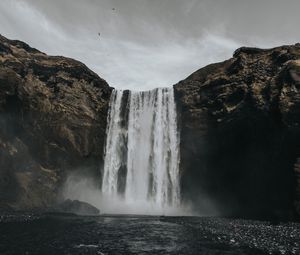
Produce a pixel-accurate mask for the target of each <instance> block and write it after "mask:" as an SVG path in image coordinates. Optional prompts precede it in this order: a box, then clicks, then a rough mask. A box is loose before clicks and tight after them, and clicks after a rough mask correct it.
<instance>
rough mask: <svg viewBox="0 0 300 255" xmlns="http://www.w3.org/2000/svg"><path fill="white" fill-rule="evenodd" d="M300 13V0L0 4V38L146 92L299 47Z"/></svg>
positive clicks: (8, 0) (19, 0)
mask: <svg viewBox="0 0 300 255" xmlns="http://www.w3.org/2000/svg"><path fill="white" fill-rule="evenodd" d="M299 12H300V0H0V33H1V34H3V35H4V36H6V37H8V38H10V39H19V40H23V41H25V42H27V43H29V44H30V45H31V46H33V47H35V48H37V49H39V50H41V51H44V52H45V53H47V54H50V55H64V56H67V57H72V58H75V59H77V60H80V61H82V62H83V63H85V64H86V65H87V66H88V67H89V68H91V69H92V70H93V71H95V72H96V73H98V74H99V75H100V76H101V77H102V78H104V79H105V80H106V81H107V82H108V83H109V84H110V85H111V86H113V87H116V88H122V89H134V90H147V89H151V88H154V87H161V86H171V85H173V84H174V83H177V82H178V81H179V80H182V79H184V78H185V77H186V76H188V75H189V74H190V73H192V72H193V71H195V70H197V69H199V68H200V67H203V66H205V65H207V64H209V63H212V62H216V61H221V60H225V59H227V58H229V57H231V56H232V53H233V51H234V50H235V49H236V48H238V47H240V46H244V45H247V46H258V47H273V46H279V45H282V44H294V43H296V42H299V41H300V29H299V24H300V15H299ZM98 33H100V36H99V35H98Z"/></svg>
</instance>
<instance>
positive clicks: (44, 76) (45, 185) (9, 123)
mask: <svg viewBox="0 0 300 255" xmlns="http://www.w3.org/2000/svg"><path fill="white" fill-rule="evenodd" d="M110 93H111V88H110V87H109V86H108V84H107V83H106V82H105V81H104V80H103V79H101V78H100V77H98V76H97V75H96V74H95V73H93V72H92V71H90V70H89V69H88V68H87V67H86V66H85V65H83V64H82V63H80V62H78V61H75V60H73V59H69V58H64V57H50V56H47V55H46V54H44V53H42V52H39V51H38V50H36V49H33V48H31V47H29V46H28V45H27V44H25V43H23V42H20V41H11V40H8V39H6V38H4V37H2V36H0V207H1V208H16V209H29V208H38V207H43V206H46V205H51V203H53V202H54V200H55V198H56V194H57V192H58V189H59V186H60V184H61V182H62V181H63V180H64V177H65V176H66V174H67V172H68V171H74V170H77V171H87V172H88V173H89V174H92V175H93V174H94V175H96V176H97V175H99V166H100V164H101V160H102V149H103V143H104V138H105V128H106V116H107V110H108V103H109V98H110Z"/></svg>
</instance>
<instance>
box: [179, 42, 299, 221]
mask: <svg viewBox="0 0 300 255" xmlns="http://www.w3.org/2000/svg"><path fill="white" fill-rule="evenodd" d="M175 92H176V98H177V101H178V109H179V113H180V118H181V168H182V171H183V175H182V190H183V192H184V197H185V198H186V199H191V200H193V201H194V202H196V203H195V204H197V205H198V207H199V208H201V207H202V208H207V205H208V204H209V205H210V209H211V210H213V211H215V212H217V213H221V214H223V215H235V216H249V217H260V218H261V217H266V218H270V217H274V218H278V217H279V218H291V217H294V216H295V215H296V211H298V213H299V212H300V209H299V201H300V192H299V190H300V179H299V160H298V161H297V158H299V157H300V126H299V124H300V44H296V45H293V46H282V47H278V48H274V49H268V50H262V49H256V48H240V49H238V50H237V51H236V52H235V53H234V55H233V58H231V59H229V60H227V61H225V62H222V63H217V64H212V65H209V66H206V67H204V68H202V69H200V70H198V71H196V72H195V73H193V74H192V75H190V76H189V77H188V78H187V79H185V80H183V81H181V82H179V83H178V84H176V85H175ZM297 174H298V175H297ZM297 176H298V181H297ZM296 208H297V209H296Z"/></svg>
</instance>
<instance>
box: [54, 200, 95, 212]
mask: <svg viewBox="0 0 300 255" xmlns="http://www.w3.org/2000/svg"><path fill="white" fill-rule="evenodd" d="M52 211H53V212H58V213H74V214H77V215H99V213H100V211H99V210H98V209H97V208H96V207H94V206H92V205H90V204H89V203H86V202H82V201H79V200H70V199H67V200H65V201H63V202H62V203H60V204H58V205H57V206H55V207H54V208H53V209H52Z"/></svg>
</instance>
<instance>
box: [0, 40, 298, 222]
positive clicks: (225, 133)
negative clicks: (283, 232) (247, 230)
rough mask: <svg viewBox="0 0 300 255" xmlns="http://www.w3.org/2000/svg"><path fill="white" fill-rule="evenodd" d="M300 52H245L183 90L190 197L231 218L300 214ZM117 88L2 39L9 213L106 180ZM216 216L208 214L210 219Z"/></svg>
mask: <svg viewBox="0 0 300 255" xmlns="http://www.w3.org/2000/svg"><path fill="white" fill-rule="evenodd" d="M298 59H300V46H299V45H295V46H283V47H279V48H275V49H271V50H259V49H253V48H241V49H239V50H237V51H236V52H235V54H234V57H233V58H232V59H229V60H227V61H225V62H223V63H218V64H213V65H209V66H207V67H205V68H202V69H200V70H199V71H197V72H195V73H193V74H192V75H191V76H189V77H188V78H187V79H185V80H183V81H181V82H179V83H178V84H176V85H175V86H174V88H175V94H176V101H177V104H178V112H179V118H180V125H181V169H182V190H183V197H184V199H185V200H191V201H193V202H194V205H195V207H196V208H198V209H200V210H201V211H203V210H204V209H207V208H209V206H210V208H212V210H213V211H214V212H218V213H221V214H222V215H234V216H249V217H263V216H266V217H272V216H273V217H288V218H291V217H293V218H294V217H295V216H296V211H297V209H296V208H298V212H299V211H300V209H299V207H300V205H299V201H300V170H299V169H300V127H299V122H300V94H299V89H300V60H298ZM111 90H112V88H110V87H109V86H108V84H107V83H106V82H105V81H104V80H103V79H101V78H100V77H98V76H97V75H96V74H95V73H93V72H92V71H90V70H89V69H88V68H87V67H86V66H85V65H83V64H82V63H80V62H78V61H75V60H72V59H68V58H64V57H50V56H47V55H46V54H44V53H42V52H39V51H38V50H36V49H33V48H31V47H29V46H28V45H27V44H25V43H23V42H20V41H11V40H8V39H6V38H4V37H0V208H16V209H29V208H40V207H43V206H46V205H49V204H51V203H53V202H54V201H55V199H56V195H57V193H58V191H59V188H60V186H61V183H62V182H63V181H64V179H65V177H66V175H67V174H68V172H69V171H83V172H84V174H86V175H93V176H95V178H98V177H99V174H100V172H99V167H100V166H101V161H102V153H103V145H104V139H105V128H106V118H107V110H108V103H109V98H110V94H111ZM211 212H212V211H211V210H208V213H211Z"/></svg>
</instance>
